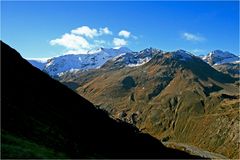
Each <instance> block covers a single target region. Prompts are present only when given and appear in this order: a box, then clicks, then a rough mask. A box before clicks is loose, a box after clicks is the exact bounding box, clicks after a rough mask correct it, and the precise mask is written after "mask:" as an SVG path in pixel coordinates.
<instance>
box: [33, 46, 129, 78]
mask: <svg viewBox="0 0 240 160" xmlns="http://www.w3.org/2000/svg"><path fill="white" fill-rule="evenodd" d="M128 52H132V51H131V50H130V49H128V48H126V47H121V48H118V49H112V48H110V49H108V48H100V49H97V50H92V51H89V52H88V53H87V54H69V55H63V56H59V57H54V58H51V59H49V60H48V61H47V62H39V61H36V60H29V62H30V63H31V64H32V65H33V66H35V67H37V68H39V69H40V70H42V71H44V72H46V73H48V74H49V75H51V76H53V77H54V76H58V75H60V74H62V73H63V72H66V71H70V72H73V71H76V70H88V69H95V68H99V67H101V66H102V65H103V64H104V63H105V62H106V61H107V60H109V59H111V58H113V57H115V56H117V55H119V54H123V53H128Z"/></svg>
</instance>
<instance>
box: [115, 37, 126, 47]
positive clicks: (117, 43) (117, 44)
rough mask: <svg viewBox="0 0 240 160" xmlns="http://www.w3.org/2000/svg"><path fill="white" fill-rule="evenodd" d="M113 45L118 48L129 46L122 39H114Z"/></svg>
mask: <svg viewBox="0 0 240 160" xmlns="http://www.w3.org/2000/svg"><path fill="white" fill-rule="evenodd" d="M113 44H114V45H115V46H116V47H120V46H125V45H127V41H126V40H124V39H121V38H114V39H113Z"/></svg>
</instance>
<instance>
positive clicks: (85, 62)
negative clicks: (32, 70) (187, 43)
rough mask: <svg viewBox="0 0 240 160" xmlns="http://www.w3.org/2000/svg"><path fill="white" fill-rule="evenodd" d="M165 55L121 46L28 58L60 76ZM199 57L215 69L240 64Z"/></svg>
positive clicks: (225, 56)
mask: <svg viewBox="0 0 240 160" xmlns="http://www.w3.org/2000/svg"><path fill="white" fill-rule="evenodd" d="M164 53H166V52H165V51H162V50H159V49H155V48H146V49H144V50H142V51H140V52H133V51H132V50H130V49H128V48H127V47H120V48H117V49H112V48H99V49H97V50H91V51H89V52H88V54H69V55H63V56H58V57H54V58H50V59H48V60H47V61H39V60H34V59H29V60H28V61H29V62H30V63H31V64H32V65H33V66H35V67H37V68H39V69H40V70H42V71H44V72H46V73H48V74H49V75H51V76H60V75H62V74H63V73H64V72H73V71H78V70H81V71H84V70H88V69H97V68H100V67H105V66H108V65H113V64H114V65H115V67H117V66H118V67H119V66H121V67H137V66H140V65H143V64H145V63H147V62H148V61H149V60H151V59H152V58H153V56H155V55H156V54H164ZM174 53H176V54H175V56H176V57H179V56H180V57H182V60H186V59H188V58H189V57H191V56H194V55H193V54H191V53H190V52H187V51H185V50H177V51H174ZM199 58H201V59H202V60H203V61H205V62H207V63H208V64H209V65H212V66H214V65H221V64H226V63H237V62H239V57H238V56H236V55H234V54H232V53H230V52H224V51H221V50H214V51H212V52H210V53H208V54H207V55H206V56H201V57H199ZM113 67H114V66H113Z"/></svg>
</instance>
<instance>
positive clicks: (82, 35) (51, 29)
mask: <svg viewBox="0 0 240 160" xmlns="http://www.w3.org/2000/svg"><path fill="white" fill-rule="evenodd" d="M238 3H239V2H237V1H235V2H233V1H232V2H222V1H215V2H207V1H201V2H191V1H185V2H174V1H171V2H164V1H153V2H143V1H142V2H140V1H139V2H127V1H125V2H110V1H108V2H80V1H78V2H77V1H75V2H74V1H72V2H66V1H62V2H61V1H60V2H56V1H55V2H54V1H52V2H46V1H45V2H31V1H28V2H6V1H5V2H1V7H2V8H1V9H2V12H1V40H3V41H4V42H6V43H7V44H9V45H10V46H12V47H13V48H15V49H17V50H18V51H19V52H20V53H21V54H22V56H23V57H25V58H44V57H53V56H57V55H61V54H65V53H79V52H86V51H87V50H92V49H96V48H98V47H120V46H126V47H128V48H130V49H132V50H134V51H139V50H142V49H144V48H147V47H154V48H159V49H162V50H167V51H171V50H176V49H184V50H188V51H190V52H193V53H195V54H198V55H199V54H205V53H207V52H209V51H211V50H215V49H221V50H227V51H230V52H233V53H235V54H239V8H238V7H239V4H238Z"/></svg>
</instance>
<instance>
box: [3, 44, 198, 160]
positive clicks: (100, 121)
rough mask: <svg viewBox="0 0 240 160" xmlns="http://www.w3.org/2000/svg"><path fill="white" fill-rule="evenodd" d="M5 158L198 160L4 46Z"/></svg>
mask: <svg viewBox="0 0 240 160" xmlns="http://www.w3.org/2000/svg"><path fill="white" fill-rule="evenodd" d="M1 58H2V59H1V60H2V64H1V66H2V70H1V71H2V72H1V74H2V78H3V79H2V100H1V101H2V102H1V103H2V104H1V105H2V106H1V111H2V117H1V118H2V121H1V124H2V128H1V158H14V159H16V158H21V159H26V158H31V159H32V158H199V157H196V156H191V155H188V154H186V153H184V152H181V151H177V150H173V149H167V148H166V147H164V146H163V145H162V144H161V143H160V142H159V141H158V140H156V139H154V138H153V137H151V136H149V135H147V134H143V133H140V132H139V131H138V130H137V129H136V128H135V127H133V126H131V125H129V124H127V123H124V122H122V121H118V122H117V121H115V120H113V119H111V118H109V117H108V115H107V114H106V112H104V111H102V110H99V109H96V108H95V107H94V106H93V104H91V103H90V102H89V101H87V100H86V99H84V98H82V97H81V96H79V95H78V94H76V93H75V92H73V91H72V90H70V89H68V88H67V87H66V86H64V85H62V84H61V83H59V82H57V81H56V80H53V79H51V78H50V77H49V76H48V75H47V74H45V73H43V72H41V71H39V70H37V69H36V68H34V67H32V66H31V65H30V64H29V63H28V62H27V61H26V60H24V59H23V58H21V56H20V55H19V54H18V53H17V52H16V51H15V50H14V49H12V48H10V47H9V46H7V45H6V44H4V43H3V42H1Z"/></svg>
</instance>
